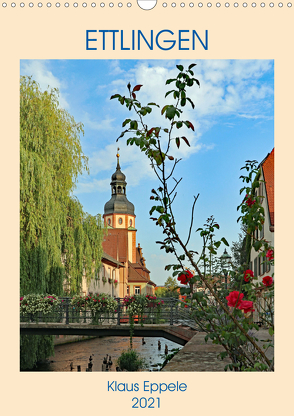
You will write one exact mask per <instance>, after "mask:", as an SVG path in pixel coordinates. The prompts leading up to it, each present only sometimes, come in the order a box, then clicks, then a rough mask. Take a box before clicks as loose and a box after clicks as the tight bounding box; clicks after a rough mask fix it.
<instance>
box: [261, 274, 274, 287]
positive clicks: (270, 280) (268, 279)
mask: <svg viewBox="0 0 294 416" xmlns="http://www.w3.org/2000/svg"><path fill="white" fill-rule="evenodd" d="M273 282H274V281H273V278H272V277H270V276H264V278H263V279H262V283H263V284H264V286H271V285H272V284H273Z"/></svg>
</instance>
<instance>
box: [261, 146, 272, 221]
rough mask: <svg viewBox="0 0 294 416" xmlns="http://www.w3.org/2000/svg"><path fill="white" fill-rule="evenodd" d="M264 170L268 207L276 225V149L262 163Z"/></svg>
mask: <svg viewBox="0 0 294 416" xmlns="http://www.w3.org/2000/svg"><path fill="white" fill-rule="evenodd" d="M261 165H262V170H263V177H264V180H265V189H266V196H267V201H268V209H269V215H270V221H271V225H272V226H273V225H274V217H275V174H274V165H275V149H273V150H272V151H271V153H269V154H268V156H267V157H266V159H265V160H264V161H263V162H262V163H261Z"/></svg>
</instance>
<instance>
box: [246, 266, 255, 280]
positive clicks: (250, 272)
mask: <svg viewBox="0 0 294 416" xmlns="http://www.w3.org/2000/svg"><path fill="white" fill-rule="evenodd" d="M250 277H254V273H253V271H252V270H250V269H248V270H246V271H245V272H244V280H245V282H249V280H250Z"/></svg>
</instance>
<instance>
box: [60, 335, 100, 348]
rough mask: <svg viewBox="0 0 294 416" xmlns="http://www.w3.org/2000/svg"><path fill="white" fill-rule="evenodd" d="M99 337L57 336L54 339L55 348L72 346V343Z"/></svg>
mask: <svg viewBox="0 0 294 416" xmlns="http://www.w3.org/2000/svg"><path fill="white" fill-rule="evenodd" d="M93 338H97V337H93V336H89V335H55V337H54V346H55V345H63V344H71V343H72V342H79V341H86V340H88V339H93Z"/></svg>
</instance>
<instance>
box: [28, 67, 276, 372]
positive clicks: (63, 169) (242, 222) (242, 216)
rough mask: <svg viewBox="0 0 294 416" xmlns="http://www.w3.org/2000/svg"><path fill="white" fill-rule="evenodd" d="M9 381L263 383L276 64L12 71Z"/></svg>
mask: <svg viewBox="0 0 294 416" xmlns="http://www.w3.org/2000/svg"><path fill="white" fill-rule="evenodd" d="M20 371H35V372H50V371H52V372H67V371H69V372H79V371H81V372H86V371H87V372H101V371H103V372H104V371H105V372H107V371H108V372H118V371H132V372H138V371H139V372H144V371H148V372H149V371H152V372H153V371H156V372H177V371H184V372H200V371H201V372H202V371H206V372H207V371H208V372H223V371H228V372H233V371H238V372H240V371H243V372H244V371H254V372H256V371H258V372H260V371H274V61H273V60H195V61H192V60H21V61H20Z"/></svg>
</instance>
